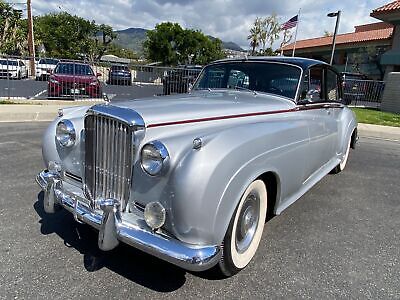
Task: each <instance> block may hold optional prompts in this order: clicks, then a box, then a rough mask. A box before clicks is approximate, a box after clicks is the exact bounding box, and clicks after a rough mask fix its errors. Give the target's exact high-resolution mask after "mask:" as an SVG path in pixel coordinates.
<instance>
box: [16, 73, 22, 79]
mask: <svg viewBox="0 0 400 300" xmlns="http://www.w3.org/2000/svg"><path fill="white" fill-rule="evenodd" d="M17 79H18V80H21V72H18V77H17Z"/></svg>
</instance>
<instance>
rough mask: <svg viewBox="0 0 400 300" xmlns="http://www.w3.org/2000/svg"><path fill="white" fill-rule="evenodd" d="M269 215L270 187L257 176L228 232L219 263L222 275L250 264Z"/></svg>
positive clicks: (230, 274) (232, 272)
mask: <svg viewBox="0 0 400 300" xmlns="http://www.w3.org/2000/svg"><path fill="white" fill-rule="evenodd" d="M266 215H267V189H266V187H265V184H264V182H263V181H262V180H255V181H253V182H252V183H251V184H250V185H249V186H248V187H247V189H246V191H245V192H244V194H243V195H242V197H241V199H240V202H239V204H238V206H237V208H236V210H235V213H234V214H233V216H232V219H231V221H230V224H229V227H228V230H227V232H226V234H225V238H224V241H223V245H222V246H223V247H222V248H223V250H222V251H223V252H222V257H221V260H220V261H219V264H218V266H219V269H220V271H221V273H222V275H224V276H226V277H229V276H232V275H234V274H236V273H238V272H239V271H240V270H242V269H244V268H245V267H246V266H247V265H248V264H249V262H250V261H251V259H252V258H253V256H254V254H255V253H256V251H257V248H258V245H259V244H260V240H261V236H262V233H263V229H264V223H265V218H266Z"/></svg>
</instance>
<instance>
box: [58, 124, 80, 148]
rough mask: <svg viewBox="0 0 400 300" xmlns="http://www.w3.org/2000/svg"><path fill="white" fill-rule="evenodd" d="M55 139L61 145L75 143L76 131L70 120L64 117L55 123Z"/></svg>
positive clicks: (65, 145) (67, 145)
mask: <svg viewBox="0 0 400 300" xmlns="http://www.w3.org/2000/svg"><path fill="white" fill-rule="evenodd" d="M56 139H57V142H58V143H59V144H60V146H62V147H71V146H73V145H74V144H75V141H76V131H75V127H74V124H73V123H72V122H71V121H70V120H67V119H64V120H61V121H60V122H58V123H57V126H56Z"/></svg>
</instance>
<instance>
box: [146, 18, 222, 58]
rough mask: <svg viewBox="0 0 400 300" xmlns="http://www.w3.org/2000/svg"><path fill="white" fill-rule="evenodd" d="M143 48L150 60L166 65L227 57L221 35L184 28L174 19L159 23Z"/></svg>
mask: <svg viewBox="0 0 400 300" xmlns="http://www.w3.org/2000/svg"><path fill="white" fill-rule="evenodd" d="M143 49H144V52H145V55H146V57H147V58H148V59H149V60H150V61H153V62H157V61H159V62H161V63H162V64H163V65H177V64H187V63H192V64H207V63H209V62H210V61H213V60H216V59H220V58H222V57H224V53H223V52H222V43H221V41H220V40H219V39H216V40H211V39H210V38H208V37H207V36H205V35H204V34H203V33H202V32H201V31H198V30H192V29H183V28H182V27H181V26H180V25H179V24H178V23H171V22H166V23H161V24H157V25H156V27H155V29H154V30H151V31H148V32H147V39H146V41H145V42H144V44H143Z"/></svg>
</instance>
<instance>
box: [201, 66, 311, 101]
mask: <svg viewBox="0 0 400 300" xmlns="http://www.w3.org/2000/svg"><path fill="white" fill-rule="evenodd" d="M229 63H263V64H278V65H286V66H290V67H295V68H298V69H300V76H299V78H298V83H297V88H296V94H295V96H294V98H289V97H285V96H282V95H278V94H272V93H267V92H262V91H255V92H257V93H262V94H269V95H274V96H278V97H282V98H285V99H288V100H290V101H292V102H294V103H296V102H297V97H298V95H299V88H300V84H301V82H303V73H304V70H303V68H302V67H300V66H298V65H296V64H291V63H287V62H280V61H268V60H265V61H263V60H256V59H251V60H245V59H243V60H227V61H218V62H214V63H211V64H209V65H207V66H206V67H204V68H203V69H202V70H201V72H200V74H199V75H198V76H197V78H196V81H195V82H194V83H193V87H195V86H196V84H197V82H198V81H199V79H200V76H201V75H202V74H203V72H204V70H205V69H206V68H207V67H210V66H217V65H221V64H229ZM216 90H218V89H216ZM193 91H201V90H197V89H193Z"/></svg>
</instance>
